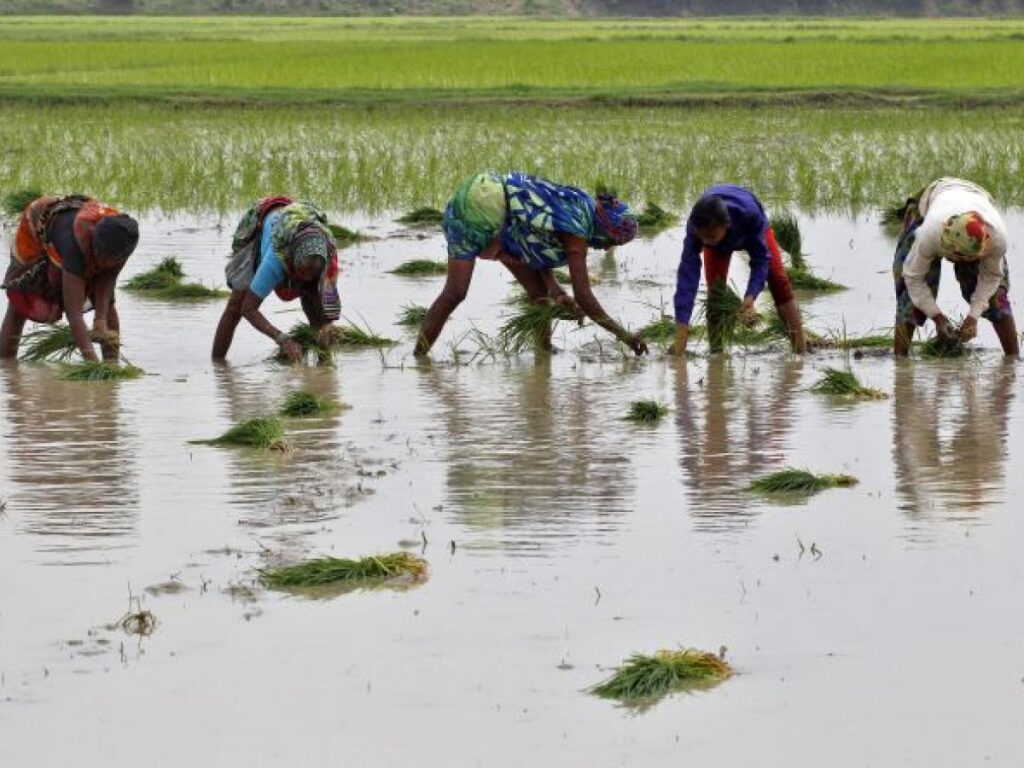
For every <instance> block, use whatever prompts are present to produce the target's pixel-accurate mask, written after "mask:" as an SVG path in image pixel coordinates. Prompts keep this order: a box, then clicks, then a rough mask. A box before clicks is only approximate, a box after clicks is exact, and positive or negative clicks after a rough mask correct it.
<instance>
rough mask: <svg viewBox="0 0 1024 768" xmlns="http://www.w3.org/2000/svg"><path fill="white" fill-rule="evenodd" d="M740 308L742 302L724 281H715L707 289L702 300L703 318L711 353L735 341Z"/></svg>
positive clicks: (738, 325)
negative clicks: (706, 327)
mask: <svg viewBox="0 0 1024 768" xmlns="http://www.w3.org/2000/svg"><path fill="white" fill-rule="evenodd" d="M742 306H743V300H742V299H741V298H740V297H739V295H738V294H737V293H736V292H735V291H734V290H733V289H732V288H730V287H729V286H728V285H726V283H725V282H724V281H716V282H714V283H712V284H711V286H710V287H709V288H708V292H707V297H706V298H705V299H704V317H705V318H706V320H707V325H708V344H709V345H710V347H711V349H712V351H715V352H718V351H721V350H722V349H725V348H726V347H729V346H731V345H732V344H733V343H734V342H735V341H736V334H737V329H738V328H739V327H740V325H741V323H740V309H741V308H742Z"/></svg>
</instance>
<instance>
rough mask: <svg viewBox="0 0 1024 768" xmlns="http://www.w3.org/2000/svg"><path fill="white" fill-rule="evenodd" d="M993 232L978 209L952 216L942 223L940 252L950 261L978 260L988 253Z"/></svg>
mask: <svg viewBox="0 0 1024 768" xmlns="http://www.w3.org/2000/svg"><path fill="white" fill-rule="evenodd" d="M991 247H992V234H991V232H990V231H989V227H988V224H987V223H986V222H985V220H984V219H983V218H982V217H981V214H980V213H978V212H977V211H968V212H967V213H961V214H957V215H956V216H950V217H949V218H948V219H946V223H945V224H943V225H942V235H941V236H940V237H939V254H940V255H941V256H942V257H943V258H944V259H949V260H950V261H978V260H980V259H983V258H985V256H987V255H988V251H989V249H990V248H991Z"/></svg>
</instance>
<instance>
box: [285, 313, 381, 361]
mask: <svg viewBox="0 0 1024 768" xmlns="http://www.w3.org/2000/svg"><path fill="white" fill-rule="evenodd" d="M288 337H289V338H290V339H291V340H292V341H295V342H297V343H298V345H299V346H300V347H301V348H302V353H303V357H304V358H306V357H309V356H310V355H311V354H316V356H317V358H318V359H319V360H320V361H321V362H324V361H326V360H329V359H330V356H331V351H332V350H335V349H344V348H346V347H350V348H351V347H374V348H376V349H381V348H383V347H390V346H392V345H394V344H396V343H397V342H396V341H395V340H394V339H389V338H387V337H385V336H379V335H377V334H376V333H374V332H373V331H372V330H370V329H369V328H360V327H359V326H357V325H330V326H327V330H326V332H325V334H324V336H323V337H321V335H320V331H318V330H317V329H316V328H314V327H313V326H311V325H310V324H309V323H296V324H295V325H294V326H292V329H291V330H290V331H288ZM322 341H323V343H321V342H322ZM274 359H275V360H276V361H277V362H279V363H287V362H289V360H288V356H287V355H286V354H285V353H284V351H283V350H278V351H277V353H276V354H275V355H274Z"/></svg>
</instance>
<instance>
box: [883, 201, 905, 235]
mask: <svg viewBox="0 0 1024 768" xmlns="http://www.w3.org/2000/svg"><path fill="white" fill-rule="evenodd" d="M907 205H908V203H907V202H905V201H904V202H902V203H900V204H898V205H889V206H886V207H885V208H883V209H882V213H881V223H882V226H883V227H888V228H892V229H896V228H899V227H902V226H903V219H904V217H905V216H906V215H907Z"/></svg>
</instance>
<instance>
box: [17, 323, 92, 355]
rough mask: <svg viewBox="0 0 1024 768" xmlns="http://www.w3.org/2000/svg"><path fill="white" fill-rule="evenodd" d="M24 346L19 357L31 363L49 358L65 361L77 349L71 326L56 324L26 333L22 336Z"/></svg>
mask: <svg viewBox="0 0 1024 768" xmlns="http://www.w3.org/2000/svg"><path fill="white" fill-rule="evenodd" d="M22 343H23V344H24V347H23V348H22V351H21V359H22V360H27V361H29V362H33V363H39V362H43V361H44V360H51V361H56V362H67V361H68V360H70V359H71V358H72V356H74V354H75V353H76V352H77V351H78V345H77V344H76V343H75V337H74V334H73V333H72V332H71V327H70V326H67V325H64V324H58V325H46V326H43V327H42V328H37V329H35V330H33V331H31V332H29V333H26V334H25V335H24V337H23V338H22Z"/></svg>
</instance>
